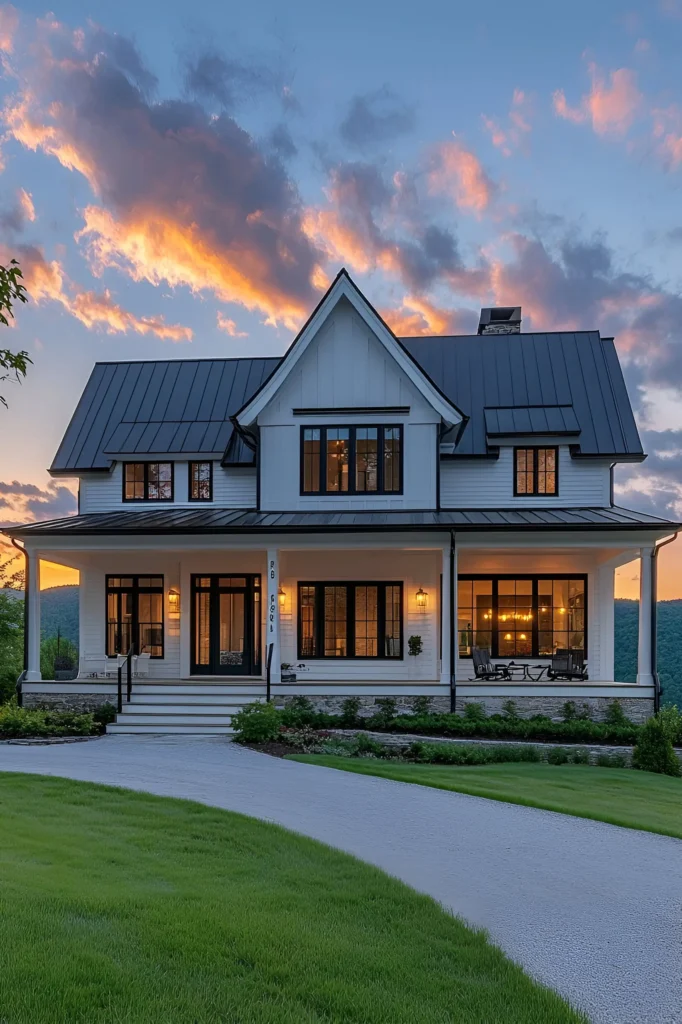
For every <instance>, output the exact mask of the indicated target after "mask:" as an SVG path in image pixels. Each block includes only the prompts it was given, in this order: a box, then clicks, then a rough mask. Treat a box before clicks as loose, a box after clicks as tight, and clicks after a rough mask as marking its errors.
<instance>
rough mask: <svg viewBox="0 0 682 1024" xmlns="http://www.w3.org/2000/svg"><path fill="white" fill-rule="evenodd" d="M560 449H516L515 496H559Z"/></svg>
mask: <svg viewBox="0 0 682 1024" xmlns="http://www.w3.org/2000/svg"><path fill="white" fill-rule="evenodd" d="M558 493H559V449H558V448H515V449H514V494H516V495H524V494H546V495H550V494H558Z"/></svg>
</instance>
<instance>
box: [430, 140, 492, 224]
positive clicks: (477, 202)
mask: <svg viewBox="0 0 682 1024" xmlns="http://www.w3.org/2000/svg"><path fill="white" fill-rule="evenodd" d="M428 184H429V191H430V192H431V194H432V195H447V196H449V197H450V198H451V199H453V200H454V202H455V203H456V204H457V206H458V207H459V208H460V209H461V210H471V211H472V212H474V213H479V214H480V213H482V212H483V211H484V210H485V209H486V207H487V206H488V205H489V204H490V202H491V200H492V197H493V194H494V192H495V185H494V183H493V181H492V180H491V179H490V178H489V177H488V175H487V174H486V172H485V170H484V168H483V165H482V164H481V161H480V160H479V159H478V157H477V156H476V154H475V153H472V152H471V150H469V149H466V148H465V147H464V146H463V145H462V143H461V142H459V141H458V140H457V139H452V140H451V141H448V142H441V143H440V145H438V146H436V147H434V149H433V150H432V152H431V159H430V170H429V174H428Z"/></svg>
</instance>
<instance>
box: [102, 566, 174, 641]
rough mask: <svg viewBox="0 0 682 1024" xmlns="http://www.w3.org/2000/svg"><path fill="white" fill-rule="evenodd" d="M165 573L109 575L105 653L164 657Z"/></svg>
mask: <svg viewBox="0 0 682 1024" xmlns="http://www.w3.org/2000/svg"><path fill="white" fill-rule="evenodd" d="M163 595H164V590H163V576H107V577H106V599H107V624H106V625H107V639H106V654H107V657H108V658H115V657H116V655H117V654H127V653H128V651H129V650H130V648H131V646H132V645H133V644H135V653H136V654H150V655H151V657H152V658H163V656H164V628H163V623H164V616H163V599H164V598H163Z"/></svg>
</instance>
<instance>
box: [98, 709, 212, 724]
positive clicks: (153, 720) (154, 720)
mask: <svg viewBox="0 0 682 1024" xmlns="http://www.w3.org/2000/svg"><path fill="white" fill-rule="evenodd" d="M231 722H232V716H231V715H229V714H228V715H226V714H221V713H220V712H217V713H216V714H212V713H211V712H209V713H208V714H195V715H193V714H191V713H190V714H188V713H187V712H185V711H180V712H172V711H169V712H167V713H166V712H164V713H162V714H161V713H159V712H153V713H152V714H149V713H146V714H145V713H144V712H143V713H142V714H131V713H129V712H127V711H124V712H123V714H122V715H117V717H116V725H126V724H127V723H130V724H131V725H136V724H139V725H230V724H231Z"/></svg>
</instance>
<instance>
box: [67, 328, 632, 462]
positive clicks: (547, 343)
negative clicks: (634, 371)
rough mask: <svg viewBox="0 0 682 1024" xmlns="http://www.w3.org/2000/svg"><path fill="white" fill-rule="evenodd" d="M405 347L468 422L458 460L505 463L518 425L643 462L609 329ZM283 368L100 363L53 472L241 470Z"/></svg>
mask: <svg viewBox="0 0 682 1024" xmlns="http://www.w3.org/2000/svg"><path fill="white" fill-rule="evenodd" d="M400 340H401V343H402V344H403V345H404V347H405V348H406V349H407V351H408V353H409V354H410V355H411V356H412V357H413V358H414V359H415V360H416V361H417V362H418V363H419V365H420V366H421V367H422V368H423V369H424V371H425V373H426V374H427V375H428V376H429V377H430V378H431V380H432V381H433V382H434V384H435V385H436V386H437V387H438V388H440V390H441V391H442V392H443V393H444V394H445V395H446V396H447V397H448V399H450V401H451V402H453V404H454V405H456V406H457V407H458V408H459V409H461V410H462V411H463V412H464V414H465V415H466V416H467V417H468V422H467V424H466V426H465V428H464V430H463V432H462V435H461V437H460V439H459V441H458V443H457V447H456V449H455V452H454V455H455V457H457V456H485V455H488V454H491V448H492V453H493V454H494V452H495V448H494V438H495V436H496V435H497V436H500V435H501V434H503V433H506V432H507V429H508V428H509V427H510V426H511V427H514V429H512V430H510V431H509V432H510V433H521V432H522V431H523V432H525V429H526V427H528V428H530V430H529V432H530V433H537V434H543V433H553V434H557V435H562V434H564V435H574V437H573V438H572V439H571V443H574V444H575V445H576V451H578V452H579V454H580V455H592V456H603V457H605V458H608V457H614V458H626V459H627V458H634V459H637V458H642V457H643V452H642V446H641V442H640V439H639V435H638V432H637V427H636V425H635V419H634V416H633V413H632V408H631V405H630V400H629V398H628V393H627V389H626V387H625V381H624V379H623V374H622V370H621V367H620V363H619V361H618V355H617V353H616V349H615V346H614V343H613V339H612V338H602V337H600V335H599V332H598V331H581V332H575V333H570V332H559V333H554V334H552V333H550V334H506V335H505V334H503V335H462V336H453V337H430V338H402V339H400ZM279 362H280V359H279V358H276V357H271V358H253V359H205V360H197V359H187V360H165V361H163V360H162V361H150V362H129V363H97V364H96V365H95V367H94V369H93V372H92V374H91V376H90V379H89V381H88V383H87V384H86V386H85V390H84V392H83V394H82V396H81V399H80V401H79V403H78V406H77V408H76V411H75V413H74V415H73V418H72V420H71V422H70V424H69V426H68V428H67V431H66V434H65V436H64V439H63V441H62V443H61V445H60V446H59V450H58V452H57V454H56V456H55V459H54V462H53V464H52V466H51V472H54V473H69V472H71V473H79V472H87V471H88V470H99V469H108V468H109V466H110V464H111V461H112V459H114V458H115V457H117V456H119V455H124V454H125V455H128V456H134V455H140V456H149V455H164V454H171V453H172V454H178V455H180V454H182V453H188V454H192V453H196V454H206V455H215V454H220V455H221V456H222V455H223V453H225V454H226V461H228V462H230V463H235V462H236V463H240V462H241V463H244V462H252V461H253V454H252V453H251V452H250V451H248V450H247V449H246V447H245V445H244V443H243V441H242V440H241V438H239V437H238V436H237V435H235V433H234V428H233V424H232V421H231V417H232V416H233V415H234V414H235V413H236V412H238V410H239V409H240V408H242V406H243V405H245V403H246V402H247V401H248V400H249V399H250V398H251V397H252V396H253V394H255V392H256V391H257V390H258V388H259V387H260V386H261V385H262V384H263V382H264V381H265V380H266V379H267V377H269V376H270V374H271V373H272V372H273V371H274V370H275V368H276V367H277V366H278V364H279ZM450 434H451V438H450V439H451V440H453V441H454V439H455V437H456V430H453V431H451V432H450ZM448 439H449V438H448V437H446V438H444V440H448Z"/></svg>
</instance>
